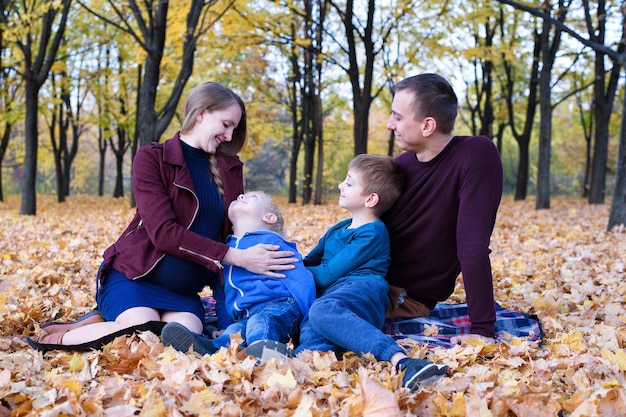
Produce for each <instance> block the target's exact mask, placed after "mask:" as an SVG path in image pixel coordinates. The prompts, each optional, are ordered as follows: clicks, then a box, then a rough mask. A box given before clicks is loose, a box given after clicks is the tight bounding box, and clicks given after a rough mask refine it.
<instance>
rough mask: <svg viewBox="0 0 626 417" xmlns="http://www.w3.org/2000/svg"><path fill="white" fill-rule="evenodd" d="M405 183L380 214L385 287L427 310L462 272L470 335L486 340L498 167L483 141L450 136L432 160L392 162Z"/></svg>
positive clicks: (410, 156)
mask: <svg viewBox="0 0 626 417" xmlns="http://www.w3.org/2000/svg"><path fill="white" fill-rule="evenodd" d="M396 160H397V161H398V163H399V164H400V165H401V167H402V169H403V170H404V172H405V175H406V178H407V185H406V189H405V191H404V193H403V195H402V196H401V197H400V199H399V200H398V201H397V202H396V204H395V205H394V206H393V207H392V208H391V209H390V210H389V211H388V212H387V213H386V214H385V216H384V217H383V220H384V221H385V223H386V225H387V227H388V229H389V235H390V238H391V258H392V259H391V265H390V267H389V272H388V274H387V281H388V282H389V284H391V285H394V286H397V287H401V288H404V289H405V290H406V292H407V294H408V295H409V297H411V298H413V299H415V300H417V301H420V302H422V303H424V304H425V305H426V306H428V307H429V308H431V309H432V308H433V307H434V306H435V305H436V303H437V302H439V301H445V300H446V299H447V298H448V297H449V296H450V294H452V292H453V291H454V285H455V281H456V278H457V276H458V275H459V273H461V272H462V275H463V282H464V285H465V292H466V296H467V302H468V307H469V317H470V321H471V332H472V333H477V334H480V335H483V336H488V337H494V322H495V317H496V315H495V309H494V297H493V283H492V275H491V263H490V261H489V254H490V249H489V241H490V237H491V232H492V231H493V227H494V224H495V220H496V212H497V210H498V206H499V204H500V199H501V197H502V185H503V184H502V183H503V175H502V164H501V161H500V155H499V154H498V151H497V149H496V147H495V146H494V144H493V143H492V142H491V140H490V139H488V138H486V137H481V136H477V137H465V136H455V137H454V138H453V139H452V141H451V142H450V143H449V144H448V146H446V148H445V149H444V150H443V151H442V152H441V153H440V154H439V155H437V156H436V157H435V158H434V159H433V160H431V161H428V162H419V161H418V160H417V158H416V157H415V154H414V153H412V152H406V153H404V154H402V155H400V156H398V157H397V158H396Z"/></svg>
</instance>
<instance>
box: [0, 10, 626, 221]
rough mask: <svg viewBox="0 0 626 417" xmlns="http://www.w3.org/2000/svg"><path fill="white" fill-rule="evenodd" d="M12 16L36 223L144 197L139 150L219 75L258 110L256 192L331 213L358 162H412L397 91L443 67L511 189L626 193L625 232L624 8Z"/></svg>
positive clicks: (249, 156)
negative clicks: (48, 197)
mask: <svg viewBox="0 0 626 417" xmlns="http://www.w3.org/2000/svg"><path fill="white" fill-rule="evenodd" d="M3 7H4V8H3V10H2V21H1V22H0V24H1V25H2V28H3V30H2V32H1V38H0V48H1V49H0V53H1V54H2V68H1V69H2V71H0V81H1V82H0V87H1V89H0V107H1V109H2V111H1V112H0V132H2V133H3V135H2V136H1V138H2V142H0V145H1V146H0V160H1V162H2V178H1V182H0V186H1V187H2V188H1V189H0V198H2V197H3V196H4V195H5V194H6V195H11V194H16V193H20V194H21V207H20V212H21V213H22V214H36V196H37V193H39V194H50V193H56V194H57V197H58V200H59V201H64V198H65V197H66V196H69V195H76V194H90V195H113V196H115V197H120V196H123V195H128V194H129V192H130V190H129V184H130V175H131V161H132V157H133V155H134V152H136V149H137V147H138V146H143V145H145V144H146V143H148V142H150V141H162V140H164V139H166V138H168V137H171V136H172V135H173V133H174V132H175V131H176V130H177V129H178V126H179V125H180V121H181V119H182V114H183V106H184V101H185V97H186V94H187V92H188V91H189V89H190V88H193V87H194V86H196V85H198V84H200V83H202V82H204V81H207V80H212V81H218V82H222V83H224V84H225V85H227V86H228V87H229V88H231V89H233V90H234V91H236V92H237V93H239V94H240V95H241V96H242V97H243V98H244V101H245V102H246V105H247V109H248V119H249V130H250V136H249V139H250V140H249V146H248V147H247V148H246V149H245V150H244V151H243V152H242V155H241V156H242V159H244V161H245V162H246V168H245V169H246V174H247V175H246V181H247V184H246V186H247V189H262V190H265V191H268V192H270V193H272V194H275V195H280V194H282V195H287V196H288V201H289V202H290V203H295V202H300V203H303V204H308V203H316V204H320V203H322V202H325V201H328V199H327V198H326V197H328V196H332V194H333V193H334V192H336V184H337V183H338V182H340V180H341V178H342V176H343V175H344V173H345V168H346V165H347V163H348V161H349V160H350V159H351V158H352V157H353V156H354V155H355V154H358V153H365V152H370V153H382V154H390V155H397V154H398V153H399V152H400V150H399V149H398V148H397V147H396V146H395V144H394V140H393V136H392V135H390V133H389V132H388V131H387V130H386V128H385V122H386V120H387V118H388V115H389V113H390V103H391V100H392V93H391V88H392V87H393V84H394V83H395V82H397V81H398V80H400V79H402V78H404V77H405V76H409V75H413V74H416V73H419V72H437V73H440V74H441V75H443V76H444V77H446V78H448V79H449V80H450V81H451V83H452V84H453V85H454V87H455V89H456V91H457V94H458V96H459V103H460V115H459V118H458V122H457V125H456V131H455V132H456V133H457V134H484V135H486V136H488V137H490V138H492V139H493V141H494V143H495V144H496V145H497V146H498V149H499V150H500V154H501V156H502V160H503V165H504V169H505V193H506V194H511V195H513V196H514V199H515V200H524V199H526V198H527V197H528V196H535V197H536V208H538V209H543V208H549V207H550V198H551V195H568V196H581V197H583V198H586V199H587V200H588V201H589V202H590V203H592V204H603V203H605V198H606V197H607V196H608V197H611V196H612V195H613V194H614V192H618V193H619V194H618V198H617V199H613V203H612V204H613V206H614V207H617V208H621V210H620V211H616V213H615V215H616V217H615V218H614V220H613V221H612V222H611V225H612V224H617V223H623V222H624V217H626V214H625V213H626V208H624V206H626V200H624V198H623V196H624V193H626V186H622V185H619V186H618V187H615V186H614V184H615V181H616V179H617V180H618V181H622V180H621V178H625V179H624V181H626V176H624V175H619V174H620V169H621V168H622V167H623V166H624V165H626V162H625V163H621V162H622V161H623V159H624V158H622V159H619V158H620V156H619V155H621V154H619V152H620V150H622V151H623V153H625V154H626V146H622V147H620V146H619V143H620V142H626V139H622V138H623V137H626V134H625V133H623V130H620V126H621V116H622V115H623V114H624V106H623V105H622V100H623V97H624V91H623V90H624V89H623V80H622V68H623V64H624V60H625V56H626V55H625V54H624V33H625V29H624V24H623V21H624V13H625V12H624V8H623V4H621V5H620V3H619V2H612V1H609V2H604V1H601V2H597V3H588V2H580V3H578V2H576V1H573V0H569V1H565V0H561V1H559V2H557V3H548V2H544V3H541V4H538V5H537V7H536V8H532V7H529V6H528V5H526V4H524V3H517V2H513V1H509V0H500V1H494V2H486V3H485V2H480V1H470V2H448V1H443V2H439V1H429V2H417V1H413V0H393V1H392V0H388V1H381V2H375V1H369V2H365V1H357V2H354V1H353V0H347V1H342V2H336V1H328V0H316V1H313V0H303V1H260V2H259V1H254V2H251V1H244V0H237V1H235V0H211V1H198V0H193V1H192V0H188V1H180V2H167V1H159V2H157V1H148V2H143V3H138V2H136V1H122V2H117V1H109V0H91V1H85V0H80V1H77V0H74V1H71V0H55V1H50V2H49V1H30V2H25V3H20V2H6V3H4V6H3ZM618 160H619V161H620V162H618ZM624 169H625V170H626V168H624ZM619 184H621V182H619ZM331 200H332V198H331ZM611 216H613V213H611Z"/></svg>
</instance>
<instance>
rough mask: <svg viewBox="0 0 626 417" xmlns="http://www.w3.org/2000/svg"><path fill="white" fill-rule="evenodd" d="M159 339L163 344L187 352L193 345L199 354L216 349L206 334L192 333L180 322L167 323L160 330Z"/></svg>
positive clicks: (210, 353)
mask: <svg viewBox="0 0 626 417" xmlns="http://www.w3.org/2000/svg"><path fill="white" fill-rule="evenodd" d="M161 340H162V341H163V344H164V345H165V346H172V347H173V348H174V349H176V350H179V351H181V352H188V351H189V348H190V347H192V346H193V350H194V351H196V352H198V353H200V354H201V355H206V354H209V355H212V354H214V353H215V352H217V351H218V349H217V348H216V347H215V345H214V344H213V343H212V342H211V340H210V339H209V337H208V336H206V335H204V334H198V333H193V332H192V331H190V330H188V329H187V328H186V327H185V326H183V325H182V324H180V323H176V322H171V323H167V324H166V325H165V326H164V327H163V330H162V331H161Z"/></svg>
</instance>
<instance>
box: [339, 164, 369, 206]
mask: <svg viewBox="0 0 626 417" xmlns="http://www.w3.org/2000/svg"><path fill="white" fill-rule="evenodd" d="M338 188H339V205H340V206H341V207H343V208H345V209H347V210H350V211H353V210H355V209H359V208H362V207H364V205H365V201H366V200H367V198H368V196H367V195H365V194H364V192H363V186H362V185H361V177H360V176H359V173H358V172H357V171H354V170H348V174H347V175H346V179H345V180H343V182H342V183H341V184H339V186H338Z"/></svg>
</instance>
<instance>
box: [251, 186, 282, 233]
mask: <svg viewBox="0 0 626 417" xmlns="http://www.w3.org/2000/svg"><path fill="white" fill-rule="evenodd" d="M255 193H258V194H259V195H261V196H263V198H264V199H265V203H266V204H265V206H266V210H267V211H268V212H269V213H272V214H274V215H275V216H276V221H275V222H274V223H272V224H268V227H267V228H268V229H270V230H271V231H272V232H276V233H278V234H279V235H283V234H284V233H285V219H284V218H283V214H282V213H281V211H280V208H278V205H277V204H276V203H275V202H274V200H273V199H272V197H271V196H270V195H269V194H267V193H265V192H263V191H255Z"/></svg>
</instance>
